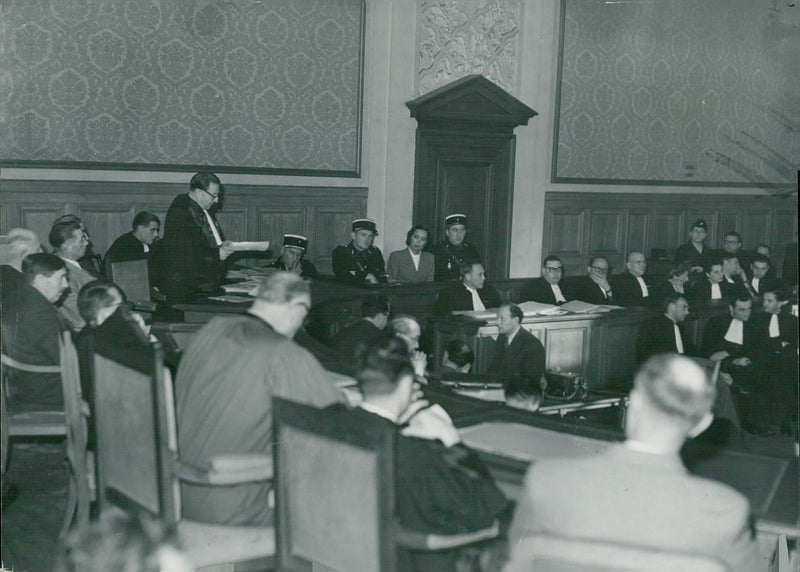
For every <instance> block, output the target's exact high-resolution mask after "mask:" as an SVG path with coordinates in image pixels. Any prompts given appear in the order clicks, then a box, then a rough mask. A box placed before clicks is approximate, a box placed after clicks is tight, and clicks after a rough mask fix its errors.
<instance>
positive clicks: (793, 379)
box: [753, 286, 798, 439]
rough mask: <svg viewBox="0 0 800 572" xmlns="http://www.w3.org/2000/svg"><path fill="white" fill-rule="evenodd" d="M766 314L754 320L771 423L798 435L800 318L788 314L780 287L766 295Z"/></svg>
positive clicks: (768, 290)
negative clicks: (794, 418)
mask: <svg viewBox="0 0 800 572" xmlns="http://www.w3.org/2000/svg"><path fill="white" fill-rule="evenodd" d="M762 297H763V298H762V300H763V305H764V312H763V313H762V314H758V315H756V316H754V317H753V337H754V339H755V345H756V352H757V358H756V363H757V364H758V370H759V372H760V373H759V375H758V377H759V378H760V379H762V380H763V383H762V385H761V386H762V387H764V388H765V389H766V392H765V393H766V395H765V401H766V405H767V406H768V407H767V416H768V418H767V423H768V424H770V425H772V426H775V427H776V428H779V429H780V431H781V433H784V434H787V435H791V434H793V433H794V437H795V439H796V438H797V434H796V432H795V431H794V429H793V428H792V419H793V415H794V414H795V413H796V412H797V403H798V373H797V365H798V364H797V348H798V322H797V317H795V316H793V315H792V314H791V313H789V312H786V311H784V309H785V307H786V306H787V304H788V303H789V301H788V300H787V298H786V294H785V292H784V291H783V290H781V289H779V288H778V287H777V286H772V287H768V288H766V289H765V290H764V291H763V293H762Z"/></svg>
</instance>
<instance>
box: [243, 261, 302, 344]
mask: <svg viewBox="0 0 800 572" xmlns="http://www.w3.org/2000/svg"><path fill="white" fill-rule="evenodd" d="M310 310H311V288H310V287H309V285H308V282H306V281H305V280H303V279H302V278H301V277H300V276H298V275H297V274H295V273H294V272H276V273H275V274H271V275H270V276H269V277H267V278H266V280H264V282H263V283H262V284H261V287H260V288H259V290H258V296H257V297H256V301H255V302H253V305H252V307H251V308H250V312H251V313H252V314H255V315H257V316H259V317H260V318H261V319H263V320H264V321H265V322H267V323H268V324H270V325H271V326H272V327H273V328H274V329H275V331H276V332H278V333H280V334H282V335H284V336H286V337H287V338H292V337H294V335H295V334H296V333H297V331H298V330H299V329H300V328H301V327H302V326H303V321H304V320H305V318H306V316H307V315H308V312H309V311H310Z"/></svg>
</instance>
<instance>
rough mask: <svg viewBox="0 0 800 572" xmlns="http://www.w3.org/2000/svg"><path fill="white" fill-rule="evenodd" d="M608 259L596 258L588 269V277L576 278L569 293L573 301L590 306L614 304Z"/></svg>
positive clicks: (591, 261)
mask: <svg viewBox="0 0 800 572" xmlns="http://www.w3.org/2000/svg"><path fill="white" fill-rule="evenodd" d="M609 268H610V266H609V264H608V258H606V257H605V256H595V257H594V258H592V259H591V260H590V261H589V266H587V267H586V276H581V277H579V278H576V279H575V281H574V282H573V285H572V287H571V288H570V289H569V292H568V293H567V297H568V298H569V299H571V300H580V301H581V302H588V303H589V304H612V303H613V298H612V297H613V291H612V289H611V284H610V283H609V281H608V271H609Z"/></svg>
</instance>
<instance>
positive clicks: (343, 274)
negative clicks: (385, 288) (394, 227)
mask: <svg viewBox="0 0 800 572" xmlns="http://www.w3.org/2000/svg"><path fill="white" fill-rule="evenodd" d="M351 228H352V230H353V232H352V233H351V237H352V240H350V242H349V243H348V244H340V245H339V246H337V247H336V248H334V249H333V252H332V253H331V257H332V265H333V275H334V276H336V278H337V279H339V280H341V281H342V282H347V283H348V284H383V283H385V282H387V281H388V277H387V276H386V264H385V263H384V260H383V254H381V251H380V249H379V248H378V247H376V246H373V244H372V243H373V242H374V241H375V237H376V236H377V235H378V228H377V226H376V225H375V221H374V220H372V219H368V218H357V219H355V220H354V221H353V223H352V225H351Z"/></svg>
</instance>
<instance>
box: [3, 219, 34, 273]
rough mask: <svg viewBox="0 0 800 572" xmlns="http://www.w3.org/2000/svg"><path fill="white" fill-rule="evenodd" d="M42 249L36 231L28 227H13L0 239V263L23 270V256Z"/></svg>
mask: <svg viewBox="0 0 800 572" xmlns="http://www.w3.org/2000/svg"><path fill="white" fill-rule="evenodd" d="M41 251H42V247H41V243H40V242H39V237H38V236H36V233H35V232H33V231H31V230H28V229H27V228H12V229H11V230H10V231H9V232H8V234H7V235H6V236H4V237H2V239H1V240H0V264H8V265H9V266H12V267H14V268H16V269H17V270H21V269H22V259H23V258H25V257H26V256H28V255H29V254H33V253H34V252H41Z"/></svg>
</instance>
